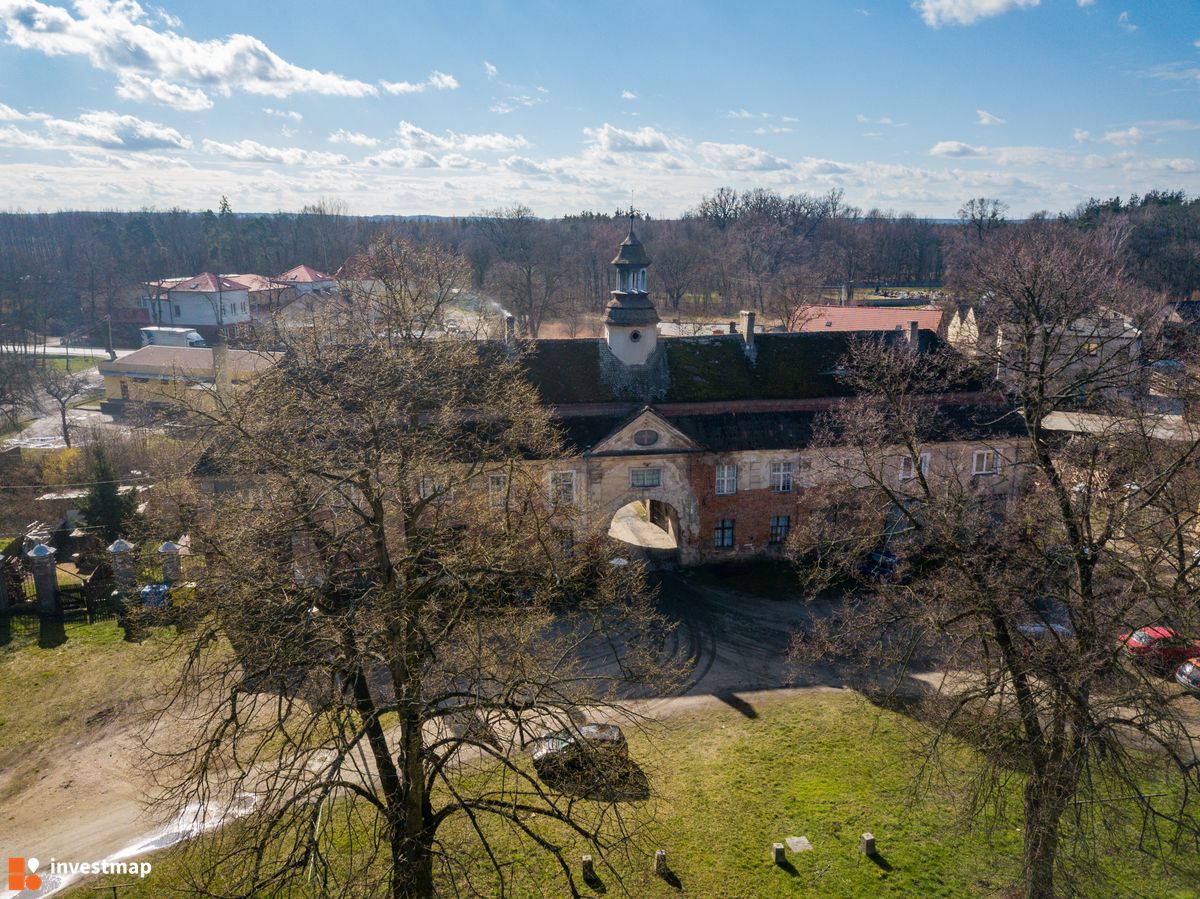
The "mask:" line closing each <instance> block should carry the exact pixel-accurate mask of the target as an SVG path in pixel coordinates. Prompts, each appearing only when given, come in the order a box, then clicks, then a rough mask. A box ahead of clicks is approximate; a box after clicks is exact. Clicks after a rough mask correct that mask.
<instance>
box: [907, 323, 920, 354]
mask: <svg viewBox="0 0 1200 899" xmlns="http://www.w3.org/2000/svg"><path fill="white" fill-rule="evenodd" d="M920 330H921V329H920V323H919V322H909V323H908V347H909V349H911V350H912V351H913V352H914V353H915V352H916V351H917V348H918V347H919V346H920V345H921V335H920V334H919V333H918V332H919V331H920Z"/></svg>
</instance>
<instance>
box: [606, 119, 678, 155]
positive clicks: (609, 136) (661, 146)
mask: <svg viewBox="0 0 1200 899" xmlns="http://www.w3.org/2000/svg"><path fill="white" fill-rule="evenodd" d="M583 133H584V134H586V135H587V136H588V137H589V138H591V139H592V140H593V141H594V142H595V144H596V146H597V147H599V148H600V149H601V150H603V151H604V152H606V153H667V152H670V151H671V150H674V149H677V148H678V142H676V141H674V140H672V139H671V138H669V137H667V136H666V135H665V134H663V133H662V132H661V131H658V130H656V129H654V128H651V127H650V126H649V125H645V126H643V127H641V128H638V129H637V130H636V131H627V130H625V129H624V128H618V127H617V126H616V125H610V124H608V123H607V122H605V123H604V124H603V125H602V126H601V127H599V128H585V129H583Z"/></svg>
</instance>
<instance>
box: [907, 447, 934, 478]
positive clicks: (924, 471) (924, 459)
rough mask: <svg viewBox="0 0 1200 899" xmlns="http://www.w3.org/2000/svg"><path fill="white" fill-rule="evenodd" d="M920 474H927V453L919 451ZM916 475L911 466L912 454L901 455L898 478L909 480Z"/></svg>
mask: <svg viewBox="0 0 1200 899" xmlns="http://www.w3.org/2000/svg"><path fill="white" fill-rule="evenodd" d="M920 460H921V474H923V475H927V474H929V453H921V455H920ZM916 476H917V471H916V469H915V468H914V467H913V460H912V456H903V457H901V459H900V480H901V481H911V480H912V479H913V478H915V477H916Z"/></svg>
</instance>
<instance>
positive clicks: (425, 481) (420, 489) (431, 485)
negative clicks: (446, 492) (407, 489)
mask: <svg viewBox="0 0 1200 899" xmlns="http://www.w3.org/2000/svg"><path fill="white" fill-rule="evenodd" d="M435 493H437V482H436V481H435V480H434V479H433V478H431V477H423V478H421V480H419V481H418V482H417V496H419V497H421V499H429V498H430V497H431V496H433V495H434V494H435Z"/></svg>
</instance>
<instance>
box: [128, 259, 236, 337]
mask: <svg viewBox="0 0 1200 899" xmlns="http://www.w3.org/2000/svg"><path fill="white" fill-rule="evenodd" d="M145 287H146V296H145V297H143V298H142V305H143V306H144V307H145V308H146V309H147V310H149V312H150V318H151V320H152V321H153V322H154V323H155V324H156V325H162V326H166V327H189V328H195V329H196V330H197V331H199V332H200V333H201V334H203V335H204V337H205V338H207V339H208V340H210V341H211V340H212V339H213V338H214V337H215V336H216V333H217V331H218V330H224V332H225V336H226V337H236V336H237V334H238V328H239V326H241V325H245V324H247V323H248V322H249V321H250V288H249V287H248V286H247V285H246V284H243V283H242V282H241V281H236V280H234V279H233V278H231V277H229V276H227V275H214V274H213V273H212V272H201V273H200V274H199V275H195V276H193V277H190V278H164V279H162V280H160V281H148V282H147V283H146V285H145Z"/></svg>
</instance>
